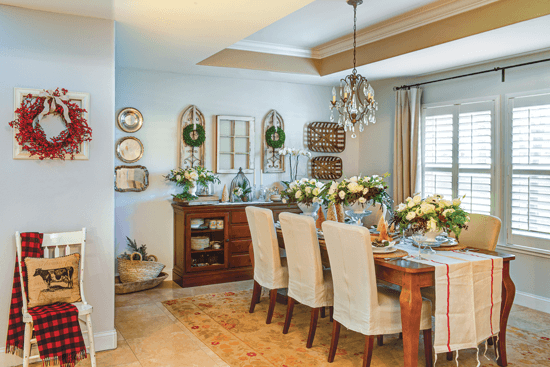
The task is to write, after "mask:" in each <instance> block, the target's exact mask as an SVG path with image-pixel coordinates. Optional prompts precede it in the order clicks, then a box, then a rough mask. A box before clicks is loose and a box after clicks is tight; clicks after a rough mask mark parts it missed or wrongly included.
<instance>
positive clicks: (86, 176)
mask: <svg viewBox="0 0 550 367" xmlns="http://www.w3.org/2000/svg"><path fill="white" fill-rule="evenodd" d="M14 87H25V88H40V89H43V88H47V89H55V88H56V87H63V88H66V89H68V90H70V91H79V92H88V93H90V95H91V99H90V102H91V104H90V111H89V112H90V114H89V125H90V126H91V128H92V129H93V137H92V139H93V140H92V141H91V143H90V160H87V161H46V160H45V161H38V160H14V159H12V129H11V128H10V127H9V126H8V122H9V121H12V120H13V117H14V116H13V111H14V110H13V106H14V102H13V94H14V90H13V89H14ZM113 116H114V24H113V22H111V21H106V20H99V19H92V18H84V17H75V16H66V15H60V14H54V13H47V12H38V11H31V10H25V9H21V8H15V7H9V6H2V5H0V121H2V128H0V167H1V180H0V203H1V204H0V211H1V220H0V248H1V252H2V256H0V279H2V282H1V284H0V294H2V296H1V297H0V350H3V347H4V345H5V337H6V330H7V325H8V310H9V304H10V295H11V288H12V279H13V268H14V264H15V239H14V233H15V231H22V232H23V231H25V232H27V231H37V232H56V231H70V230H79V229H80V228H82V227H86V228H87V229H88V251H87V258H86V260H87V261H86V262H87V264H86V266H87V271H86V274H85V282H86V297H87V300H88V301H89V303H90V304H92V305H93V306H94V313H93V316H92V318H93V323H94V331H95V332H96V335H99V339H101V340H98V344H96V345H98V347H100V348H105V338H102V337H101V336H105V335H107V336H108V337H109V338H110V341H111V344H112V343H115V344H114V345H111V347H114V346H116V333H115V334H114V339H113V337H112V334H109V332H112V331H114V250H113V247H114V244H113V238H114V231H113V216H114V205H113V198H114V195H113V193H114V190H113V160H114V159H113V154H112V152H113V141H114V132H113V130H114V118H113ZM2 358H6V356H2V354H0V365H2V366H4V365H7V364H8V362H6V361H3V360H2Z"/></svg>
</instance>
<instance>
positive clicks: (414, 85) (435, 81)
mask: <svg viewBox="0 0 550 367" xmlns="http://www.w3.org/2000/svg"><path fill="white" fill-rule="evenodd" d="M548 61H550V59H543V60H537V61H531V62H524V63H522V64H516V65H510V66H504V67H496V68H493V69H489V70H483V71H478V72H475V73H469V74H462V75H457V76H452V77H449V78H443V79H436V80H430V81H427V82H422V83H416V84H409V85H402V86H400V87H393V90H400V89H410V88H411V87H412V88H414V87H419V86H421V85H426V84H432V83H438V82H443V81H446V80H452V79H459V78H465V77H467V76H473V75H479V74H485V73H492V72H495V71H501V72H502V82H504V81H505V78H506V74H505V71H506V69H513V68H518V67H520V66H527V65H533V64H538V63H541V62H548Z"/></svg>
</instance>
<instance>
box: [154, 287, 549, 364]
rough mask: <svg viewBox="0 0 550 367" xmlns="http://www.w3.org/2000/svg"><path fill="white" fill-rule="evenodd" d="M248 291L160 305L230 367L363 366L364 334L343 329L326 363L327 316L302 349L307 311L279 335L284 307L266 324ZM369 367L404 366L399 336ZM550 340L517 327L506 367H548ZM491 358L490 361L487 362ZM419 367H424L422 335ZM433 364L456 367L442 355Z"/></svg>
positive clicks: (378, 349)
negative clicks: (309, 344) (333, 355)
mask: <svg viewBox="0 0 550 367" xmlns="http://www.w3.org/2000/svg"><path fill="white" fill-rule="evenodd" d="M251 297H252V292H251V291H241V292H227V293H218V294H209V295H201V296H195V297H188V298H181V299H176V300H171V301H166V302H163V304H164V306H165V307H166V308H167V309H168V310H169V311H170V312H171V313H172V314H173V315H174V316H175V317H176V318H178V319H179V320H180V321H181V322H182V323H183V325H185V326H186V327H187V328H188V329H189V330H190V331H191V332H192V333H194V334H195V335H196V336H197V337H198V338H199V340H201V341H202V342H203V343H204V344H205V345H207V346H208V347H209V348H210V349H212V351H213V352H214V353H216V354H217V355H218V356H219V357H220V358H222V359H223V360H224V361H225V362H226V363H228V364H229V365H231V366H235V367H237V366H239V367H249V366H280V367H294V366H361V363H362V358H363V348H364V340H365V339H364V336H363V335H361V334H359V333H355V332H352V331H349V330H346V329H345V328H344V327H342V329H341V332H340V342H339V345H338V347H339V348H338V351H337V353H336V358H335V360H334V363H332V364H330V363H328V362H327V356H328V350H329V346H330V338H331V332H332V323H331V322H330V321H329V318H328V312H327V317H326V318H324V319H321V318H319V323H318V327H317V332H316V334H315V340H314V342H313V347H312V348H310V349H307V348H306V339H307V334H308V330H309V320H310V308H308V307H305V306H302V305H296V306H295V307H294V315H293V318H292V324H291V326H290V330H289V333H288V334H286V335H283V333H282V329H283V323H284V317H285V311H286V306H284V305H281V304H277V305H276V307H275V313H274V315H273V321H272V323H271V324H270V325H266V323H265V320H266V315H267V306H268V299H267V297H265V296H263V297H262V300H261V303H259V304H257V305H256V309H255V311H254V313H253V314H250V313H248V308H249V306H250V299H251ZM374 344H375V347H374V354H373V358H372V364H371V366H375V367H377V366H388V367H389V366H392V367H393V366H395V367H398V366H402V365H403V343H402V341H401V340H400V339H399V338H398V335H385V336H384V345H383V346H377V345H376V341H375V343H374ZM549 350H550V340H549V338H546V337H541V336H537V335H535V334H533V333H530V332H527V331H525V330H521V329H517V328H513V327H511V328H508V365H509V366H550V358H549V357H550V355H549V353H548V351H549ZM484 351H485V346H484V345H482V346H480V353H479V354H480V355H479V359H480V362H481V366H483V367H489V366H497V364H496V362H495V354H494V349H493V348H492V347H489V349H488V351H487V354H486V357H484V356H483V353H484ZM476 355H477V353H476V350H467V351H461V352H460V354H459V359H458V361H459V366H464V367H468V366H472V367H475V366H477V359H476ZM488 358H489V359H488ZM418 366H419V367H422V366H425V362H424V349H423V340H422V335H421V336H420V347H419V361H418ZM436 366H442V367H443V366H448V367H451V366H456V364H455V362H454V361H452V362H449V361H447V360H446V358H445V355H443V354H440V355H438V358H437V363H436Z"/></svg>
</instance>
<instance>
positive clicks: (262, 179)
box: [260, 169, 264, 186]
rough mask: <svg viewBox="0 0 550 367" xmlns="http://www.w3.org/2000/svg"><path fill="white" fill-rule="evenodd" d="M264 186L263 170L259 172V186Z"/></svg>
mask: <svg viewBox="0 0 550 367" xmlns="http://www.w3.org/2000/svg"><path fill="white" fill-rule="evenodd" d="M263 185H264V170H263V169H261V170H260V186H263Z"/></svg>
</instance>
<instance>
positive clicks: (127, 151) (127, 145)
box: [116, 136, 143, 163]
mask: <svg viewBox="0 0 550 367" xmlns="http://www.w3.org/2000/svg"><path fill="white" fill-rule="evenodd" d="M116 155H117V157H118V159H120V160H121V161H123V162H125V163H134V162H137V161H139V160H140V158H141V157H142V156H143V144H142V143H141V141H140V140H139V139H138V138H134V137H133V136H125V137H123V138H120V139H119V140H118V141H117V142H116Z"/></svg>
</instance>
